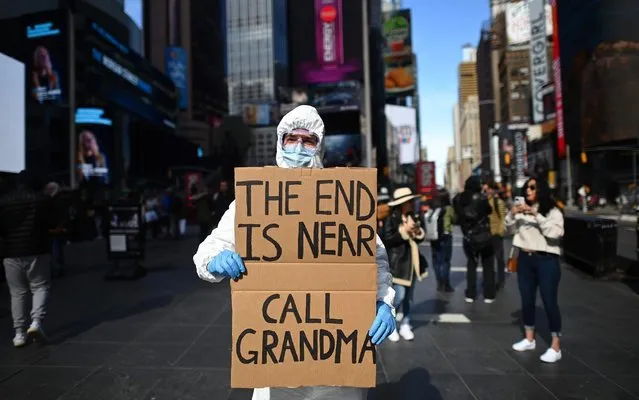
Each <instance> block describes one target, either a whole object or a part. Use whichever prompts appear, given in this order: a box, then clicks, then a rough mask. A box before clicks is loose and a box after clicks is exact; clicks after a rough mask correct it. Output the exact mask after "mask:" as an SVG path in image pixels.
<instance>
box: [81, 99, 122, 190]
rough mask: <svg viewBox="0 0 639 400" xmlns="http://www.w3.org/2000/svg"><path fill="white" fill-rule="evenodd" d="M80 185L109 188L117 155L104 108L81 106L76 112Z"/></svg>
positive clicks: (109, 121) (108, 118)
mask: <svg viewBox="0 0 639 400" xmlns="http://www.w3.org/2000/svg"><path fill="white" fill-rule="evenodd" d="M75 126H76V140H77V144H76V150H77V154H76V173H77V182H78V184H79V185H80V186H84V185H107V184H109V182H110V179H111V170H110V167H109V166H110V162H111V157H112V156H113V152H114V144H113V122H112V120H111V118H110V117H109V115H108V114H107V113H106V111H105V110H104V109H102V108H92V107H79V108H78V109H77V110H76V113H75Z"/></svg>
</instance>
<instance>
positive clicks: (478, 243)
mask: <svg viewBox="0 0 639 400" xmlns="http://www.w3.org/2000/svg"><path fill="white" fill-rule="evenodd" d="M461 211H462V216H463V223H462V230H463V231H464V236H465V239H466V240H467V241H468V242H469V244H470V245H471V247H472V248H473V250H475V251H479V250H482V249H484V248H485V247H487V246H490V244H491V242H492V238H493V235H492V233H491V231H490V219H489V217H488V216H487V215H486V216H480V215H479V212H478V210H477V203H476V202H475V201H472V202H470V204H467V205H465V206H463V207H462V210H461Z"/></svg>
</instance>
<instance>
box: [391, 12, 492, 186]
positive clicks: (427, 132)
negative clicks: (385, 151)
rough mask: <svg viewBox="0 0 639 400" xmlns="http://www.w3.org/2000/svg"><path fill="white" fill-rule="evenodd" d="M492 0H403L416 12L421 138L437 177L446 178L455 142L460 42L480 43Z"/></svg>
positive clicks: (413, 27) (441, 180) (439, 180)
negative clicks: (454, 107)
mask: <svg viewBox="0 0 639 400" xmlns="http://www.w3.org/2000/svg"><path fill="white" fill-rule="evenodd" d="M488 4H489V2H488V0H472V1H469V0H446V1H438V0H404V1H403V4H402V6H403V7H404V8H410V9H411V14H412V20H413V24H412V29H413V51H414V52H415V54H417V67H418V82H419V102H420V104H419V106H420V110H419V112H420V125H421V127H420V128H421V129H420V132H421V135H422V144H423V145H426V147H427V148H428V157H429V159H430V160H431V161H435V163H436V169H437V183H438V184H440V185H441V184H443V183H444V178H443V177H444V170H445V168H446V156H447V153H448V147H449V146H452V145H453V143H454V132H453V106H454V104H455V103H456V102H457V87H458V85H457V79H458V77H457V66H458V65H459V62H460V61H461V59H462V46H463V45H464V44H466V43H470V44H472V45H473V46H477V44H478V43H479V36H480V29H481V24H482V21H484V20H487V19H488V18H489V15H490V11H489V6H488Z"/></svg>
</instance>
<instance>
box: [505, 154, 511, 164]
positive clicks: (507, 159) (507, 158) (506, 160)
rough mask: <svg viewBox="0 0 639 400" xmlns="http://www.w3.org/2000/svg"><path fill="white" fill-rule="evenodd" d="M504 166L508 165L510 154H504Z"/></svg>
mask: <svg viewBox="0 0 639 400" xmlns="http://www.w3.org/2000/svg"><path fill="white" fill-rule="evenodd" d="M504 164H506V165H510V153H505V154H504Z"/></svg>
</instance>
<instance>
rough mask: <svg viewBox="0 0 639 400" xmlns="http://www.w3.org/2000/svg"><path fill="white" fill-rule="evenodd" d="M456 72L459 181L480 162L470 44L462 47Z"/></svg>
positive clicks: (474, 68)
mask: <svg viewBox="0 0 639 400" xmlns="http://www.w3.org/2000/svg"><path fill="white" fill-rule="evenodd" d="M458 72H459V100H458V102H459V103H458V104H459V135H460V141H459V143H460V146H461V161H460V166H459V171H460V172H459V173H460V179H461V182H464V181H465V180H466V179H467V178H468V177H469V176H470V175H471V174H472V172H473V169H474V168H475V167H476V166H477V165H478V164H479V163H481V145H480V136H479V89H478V86H477V49H476V48H475V47H473V46H472V45H470V44H466V45H464V46H463V47H462V62H461V63H460V64H459V68H458ZM456 145H457V144H456Z"/></svg>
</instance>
